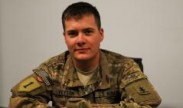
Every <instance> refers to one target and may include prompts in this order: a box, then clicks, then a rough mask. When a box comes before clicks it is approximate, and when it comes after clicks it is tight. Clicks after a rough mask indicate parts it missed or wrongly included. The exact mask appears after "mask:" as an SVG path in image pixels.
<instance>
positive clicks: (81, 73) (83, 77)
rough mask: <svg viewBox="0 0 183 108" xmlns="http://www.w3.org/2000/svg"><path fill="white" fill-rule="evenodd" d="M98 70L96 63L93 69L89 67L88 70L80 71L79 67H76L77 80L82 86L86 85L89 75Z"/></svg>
mask: <svg viewBox="0 0 183 108" xmlns="http://www.w3.org/2000/svg"><path fill="white" fill-rule="evenodd" d="M96 71H98V65H97V66H96V67H94V68H93V69H91V70H90V71H87V72H85V71H82V70H80V69H79V68H77V67H76V73H77V75H78V77H79V80H80V81H81V82H82V83H83V85H84V86H86V85H87V84H88V82H89V81H90V79H91V77H92V76H93V75H94V73H95V72H96Z"/></svg>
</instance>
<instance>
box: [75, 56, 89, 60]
mask: <svg viewBox="0 0 183 108" xmlns="http://www.w3.org/2000/svg"><path fill="white" fill-rule="evenodd" d="M74 58H75V59H76V60H78V61H87V60H90V59H91V58H92V57H90V56H87V55H79V56H75V57H74Z"/></svg>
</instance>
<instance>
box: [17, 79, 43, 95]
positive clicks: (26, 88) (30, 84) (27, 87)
mask: <svg viewBox="0 0 183 108" xmlns="http://www.w3.org/2000/svg"><path fill="white" fill-rule="evenodd" d="M40 86H41V84H40V83H39V82H38V81H37V80H36V79H35V78H34V77H33V76H31V77H28V78H26V79H25V80H23V81H22V82H21V83H20V84H19V87H18V91H19V92H31V91H33V90H35V89H37V88H39V87H40Z"/></svg>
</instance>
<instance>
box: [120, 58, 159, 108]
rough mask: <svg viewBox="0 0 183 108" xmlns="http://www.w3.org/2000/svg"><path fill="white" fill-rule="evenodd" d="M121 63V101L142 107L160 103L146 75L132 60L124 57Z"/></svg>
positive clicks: (146, 107)
mask: <svg viewBox="0 0 183 108" xmlns="http://www.w3.org/2000/svg"><path fill="white" fill-rule="evenodd" d="M123 64H124V65H123V74H122V76H121V81H120V89H121V92H122V93H123V95H122V100H123V101H122V103H124V104H127V106H128V105H132V106H133V105H139V106H141V107H142V108H151V107H153V108H154V107H157V106H158V105H159V104H160V103H161V98H160V96H159V94H158V93H157V91H156V90H155V89H154V87H153V85H152V84H151V83H150V81H149V80H148V78H147V76H146V75H144V73H143V72H142V71H141V70H140V68H139V66H138V65H137V64H136V63H135V62H134V61H133V60H131V59H125V60H124V63H123ZM127 108H128V107H127ZM129 108H136V107H129ZM137 108H138V107H137Z"/></svg>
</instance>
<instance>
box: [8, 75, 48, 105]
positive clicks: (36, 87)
mask: <svg viewBox="0 0 183 108" xmlns="http://www.w3.org/2000/svg"><path fill="white" fill-rule="evenodd" d="M11 92H12V96H11V97H10V102H9V108H35V107H36V108H49V106H48V104H47V103H48V102H49V100H50V98H51V95H50V92H49V90H48V87H47V86H46V84H45V83H44V81H43V80H42V79H40V77H39V76H38V75H36V74H35V73H33V74H32V75H30V76H28V77H27V78H25V79H24V80H22V81H21V82H20V83H18V84H17V85H16V86H15V87H13V88H12V89H11Z"/></svg>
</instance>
